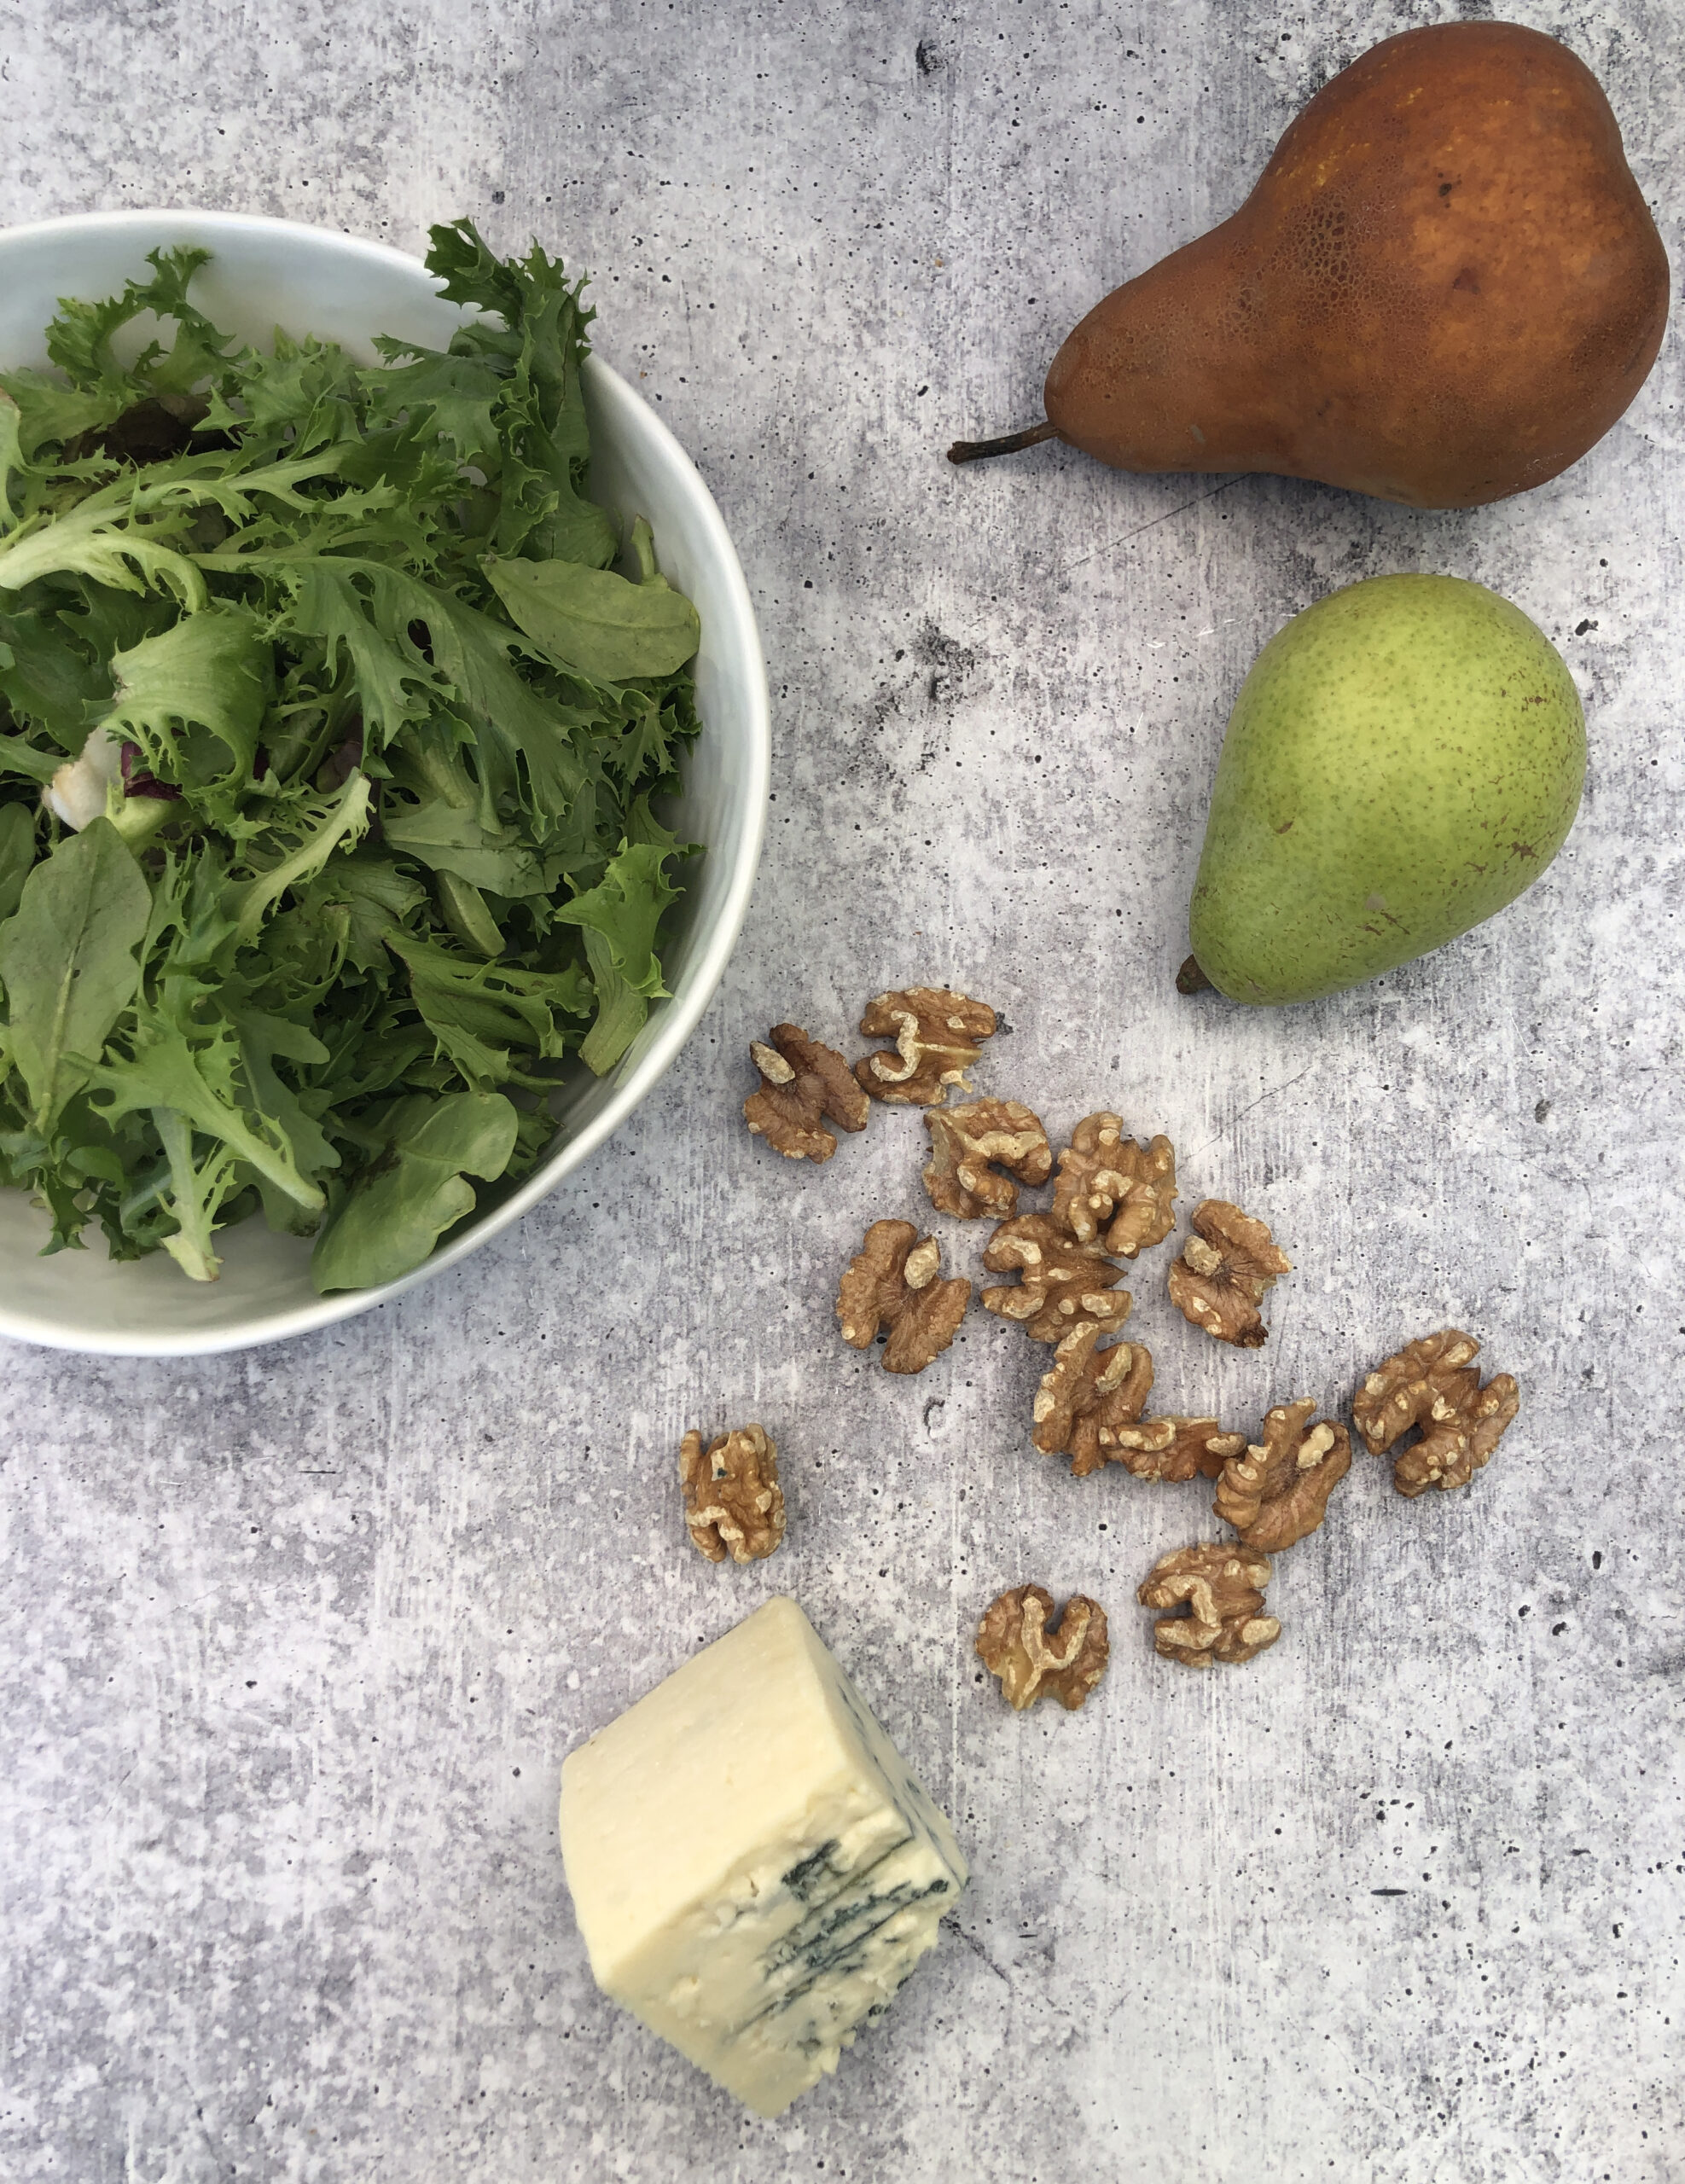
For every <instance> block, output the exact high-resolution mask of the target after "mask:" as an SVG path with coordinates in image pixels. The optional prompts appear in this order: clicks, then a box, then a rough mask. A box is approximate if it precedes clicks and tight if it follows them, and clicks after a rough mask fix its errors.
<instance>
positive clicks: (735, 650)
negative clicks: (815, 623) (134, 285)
mask: <svg viewBox="0 0 1685 2184" xmlns="http://www.w3.org/2000/svg"><path fill="white" fill-rule="evenodd" d="M174 223H178V224H181V225H183V226H187V225H189V224H190V225H192V226H194V227H195V228H198V229H200V230H203V229H222V230H223V231H224V233H229V234H233V235H240V234H270V235H273V234H287V233H291V234H293V235H307V236H309V237H310V238H311V240H312V241H320V242H326V243H329V244H332V245H333V246H334V247H336V248H338V249H341V250H344V251H345V252H346V253H349V254H350V255H351V256H352V257H362V258H368V259H373V260H375V261H377V262H378V263H380V264H382V265H385V266H387V267H391V268H393V269H400V268H401V269H402V270H404V272H405V273H408V274H418V275H420V276H421V279H423V280H424V281H427V282H434V284H435V286H437V282H436V281H435V276H433V275H432V274H430V273H428V272H427V269H426V267H425V265H424V264H422V262H421V259H420V258H416V257H414V256H412V255H411V254H410V253H409V252H408V251H403V250H399V249H398V247H396V245H394V244H392V243H386V242H379V241H375V240H374V239H372V238H371V237H369V236H363V235H346V234H344V233H343V232H342V231H341V230H340V229H336V228H328V227H317V226H315V225H312V224H311V222H309V221H307V220H288V219H282V218H279V217H278V216H277V215H275V214H272V213H266V212H216V211H212V210H210V209H208V208H199V207H195V206H150V207H147V206H125V207H124V208H122V209H121V210H120V211H116V212H67V213H62V214H60V215H58V216H56V217H55V218H49V219H44V220H31V221H26V222H22V223H20V224H17V225H15V226H12V227H6V228H0V251H3V249H4V247H6V246H7V245H8V244H9V243H12V242H15V241H26V240H29V239H32V238H34V237H37V236H43V235H65V236H71V235H75V234H77V233H78V232H81V233H90V232H96V231H109V230H111V229H125V228H133V229H147V230H148V231H150V232H154V233H155V232H156V230H157V229H159V228H160V226H166V227H167V226H169V225H170V224H174ZM584 371H585V374H586V375H587V376H588V377H589V378H590V380H593V381H594V382H595V385H594V387H593V392H594V394H595V395H596V398H598V399H599V400H600V401H601V402H602V403H603V404H605V405H606V406H607V407H609V408H610V409H612V410H618V411H619V414H620V415H622V416H628V417H634V416H635V417H636V419H637V420H638V426H639V429H640V430H641V431H644V432H647V433H649V434H650V435H652V436H653V438H654V442H655V444H656V445H657V446H658V448H659V449H660V450H661V452H662V454H663V455H664V456H665V458H666V459H667V460H668V461H669V462H671V465H672V467H673V468H674V471H675V473H677V476H678V477H679V478H680V479H683V483H684V485H685V487H686V489H687V491H689V492H690V494H691V495H692V496H693V497H694V501H695V503H696V514H697V517H698V519H699V520H700V528H701V530H702V531H703V532H704V534H705V536H706V537H707V540H708V543H709V546H710V549H711V551H712V555H713V557H714V558H715V559H716V560H717V561H718V566H719V572H720V576H721V578H722V582H723V589H724V591H725V594H726V613H725V615H724V617H723V625H722V618H721V617H720V616H719V615H718V613H716V615H715V616H714V618H713V622H714V628H715V630H717V631H718V632H719V633H720V635H721V636H723V639H724V642H723V644H722V647H721V649H722V650H723V652H725V653H728V654H735V655H738V656H740V657H741V659H742V661H743V664H744V665H745V666H746V667H747V675H746V677H745V678H744V679H745V681H746V682H747V686H748V687H747V700H748V703H747V720H746V721H745V723H744V731H745V733H744V742H745V746H746V751H745V758H746V760H747V764H741V767H740V770H741V774H742V775H743V781H742V791H741V793H742V796H743V798H744V800H745V801H746V803H747V805H748V812H747V826H746V829H745V833H744V835H743V839H742V844H741V848H740V850H739V852H738V855H737V858H736V862H735V869H734V870H733V871H732V873H731V875H730V880H729V884H728V886H727V889H726V892H725V897H724V900H723V905H722V908H721V911H720V914H719V915H718V918H717V919H716V920H715V921H714V922H713V924H712V926H711V927H710V928H709V929H708V931H707V932H706V936H704V938H703V939H702V942H701V944H700V948H699V950H698V951H697V955H696V956H695V958H694V960H693V961H692V963H691V964H690V966H689V969H688V971H687V974H686V975H687V979H688V985H687V988H686V990H683V992H680V993H676V994H674V995H672V996H671V997H670V998H669V999H668V1000H667V1001H666V1002H665V1003H663V1004H662V1009H663V1013H662V1014H661V1016H660V1018H659V1021H658V1023H657V1025H656V1029H655V1031H654V1037H652V1038H651V1040H650V1042H649V1044H648V1047H647V1048H646V1049H645V1051H644V1053H643V1054H642V1056H641V1057H640V1059H639V1060H638V1061H637V1063H636V1066H634V1067H633V1069H632V1070H631V1071H630V1072H628V1074H627V1076H626V1077H625V1081H624V1082H623V1083H621V1084H619V1086H617V1087H616V1089H615V1090H614V1092H613V1095H612V1096H611V1097H610V1099H609V1100H608V1101H607V1102H606V1104H605V1105H604V1107H603V1108H602V1110H601V1112H600V1113H598V1114H596V1115H595V1116H593V1117H592V1118H591V1119H590V1122H588V1123H587V1124H585V1125H584V1128H583V1129H582V1130H580V1131H579V1132H578V1135H577V1136H573V1137H570V1138H569V1139H568V1141H567V1143H566V1144H565V1145H562V1146H561V1147H558V1148H557V1149H556V1151H555V1153H553V1154H551V1155H550V1156H549V1157H548V1158H547V1159H543V1160H541V1161H540V1162H539V1164H538V1165H537V1167H536V1168H535V1169H534V1170H533V1171H532V1174H531V1175H530V1176H528V1177H527V1178H526V1181H525V1182H522V1183H521V1184H520V1185H519V1186H518V1187H517V1188H515V1189H514V1190H513V1191H511V1192H510V1194H508V1197H507V1198H506V1199H503V1201H502V1202H501V1203H500V1204H498V1205H495V1206H493V1207H492V1208H491V1209H490V1210H489V1211H487V1212H486V1213H485V1215H484V1216H483V1217H479V1218H476V1219H474V1221H473V1222H472V1223H471V1225H470V1226H469V1227H468V1228H467V1229H463V1230H462V1233H461V1234H458V1235H456V1236H455V1237H453V1238H451V1239H450V1241H449V1242H447V1243H445V1244H444V1245H442V1246H439V1247H438V1248H436V1249H435V1250H434V1251H433V1252H432V1253H431V1254H430V1256H429V1257H428V1258H427V1259H425V1260H424V1261H423V1262H422V1263H421V1265H420V1266H418V1267H415V1268H414V1269H412V1270H411V1271H410V1273H408V1274H405V1275H399V1276H398V1279H397V1280H396V1281H385V1282H381V1283H379V1284H378V1285H377V1286H375V1287H373V1288H369V1289H349V1290H339V1291H335V1292H334V1293H333V1294H331V1295H329V1296H326V1297H318V1298H316V1299H315V1300H314V1302H312V1303H311V1304H298V1305H294V1306H293V1307H292V1308H291V1309H290V1310H287V1311H284V1312H277V1313H276V1314H274V1315H273V1316H269V1317H265V1318H263V1319H256V1318H253V1319H251V1320H248V1321H245V1322H243V1323H239V1324H235V1325H234V1326H230V1327H214V1328H206V1329H203V1330H194V1329H185V1328H184V1329H183V1332H182V1333H181V1334H180V1335H179V1336H177V1335H172V1334H169V1333H144V1334H142V1333H118V1334H113V1336H112V1337H110V1338H109V1339H106V1340H103V1341H101V1342H97V1343H94V1342H90V1341H89V1340H87V1339H85V1338H84V1337H82V1336H80V1335H78V1334H75V1333H69V1332H67V1331H66V1330H65V1329H64V1328H62V1327H55V1325H53V1324H52V1322H51V1321H49V1320H46V1319H44V1318H36V1317H34V1316H32V1315H30V1314H29V1313H27V1312H20V1311H18V1310H15V1309H14V1308H10V1307H8V1306H5V1305H3V1304H0V1336H7V1337H9V1338H11V1339H13V1340H15V1341H22V1342H29V1343H33V1344H35V1345H38V1346H40V1347H42V1348H45V1349H52V1350H75V1351H79V1352H80V1353H82V1354H83V1355H84V1356H107V1357H191V1356H212V1355H214V1354H216V1353H218V1352H221V1351H226V1350H247V1349H252V1348H255V1347H258V1346H259V1345H264V1344H267V1343H271V1342H283V1341H287V1340H288V1339H291V1338H292V1337H293V1336H294V1335H301V1334H309V1333H313V1332H315V1331H316V1330H317V1329H318V1328H321V1327H330V1326H332V1325H334V1323H335V1322H336V1321H340V1320H346V1319H350V1318H352V1317H353V1316H356V1315H357V1314H358V1313H361V1312H367V1311H372V1310H374V1309H375V1306H376V1305H379V1304H387V1303H389V1302H390V1301H391V1300H392V1298H396V1297H401V1296H403V1295H404V1292H406V1291H407V1290H410V1289H415V1288H416V1287H419V1286H420V1285H421V1283H422V1282H424V1281H431V1280H432V1279H433V1276H434V1275H439V1274H443V1273H444V1271H445V1269H447V1268H448V1267H452V1266H456V1264H458V1263H460V1261H462V1259H465V1258H468V1255H469V1253H470V1252H474V1251H476V1250H477V1249H478V1248H479V1246H480V1245H481V1244H483V1243H485V1241H487V1240H488V1239H489V1238H491V1237H492V1236H495V1235H497V1234H500V1233H501V1232H502V1231H503V1229H508V1228H511V1227H512V1226H513V1225H514V1223H515V1222H516V1221H518V1220H519V1219H520V1217H521V1216H522V1215H523V1214H524V1213H526V1212H528V1211H531V1209H532V1207H533V1206H535V1205H537V1203H538V1201H539V1199H543V1198H545V1197H547V1196H548V1195H549V1193H550V1192H551V1191H552V1190H554V1189H555V1186H556V1185H557V1184H558V1183H559V1182H561V1180H562V1178H563V1177H564V1176H567V1175H568V1174H570V1173H571V1172H572V1170H574V1169H575V1168H577V1167H578V1166H579V1165H581V1164H582V1163H583V1162H584V1161H585V1160H586V1159H589V1158H590V1155H591V1154H592V1153H595V1152H596V1149H597V1148H598V1147H599V1146H601V1144H602V1143H603V1141H605V1140H606V1139H607V1138H608V1137H610V1136H613V1133H614V1132H615V1131H616V1130H618V1129H619V1127H620V1125H621V1124H622V1123H624V1122H625V1120H626V1118H627V1117H628V1116H629V1115H630V1113H631V1112H632V1111H633V1110H634V1109H635V1108H636V1107H638V1106H639V1105H640V1104H641V1103H642V1101H643V1100H644V1099H646V1098H647V1097H648V1095H649V1093H650V1092H652V1091H653V1090H654V1088H655V1086H656V1085H657V1084H658V1083H659V1082H660V1080H661V1078H662V1077H664V1076H665V1074H666V1072H667V1071H668V1070H669V1069H670V1068H671V1066H672V1065H673V1063H674V1062H675V1061H676V1060H677V1058H678V1055H679V1053H680V1051H681V1049H682V1048H683V1047H684V1045H685V1044H686V1043H687V1042H688V1040H689V1037H690V1035H691V1033H692V1032H693V1031H694V1030H695V1028H696V1026H697V1025H698V1024H699V1023H700V1020H701V1018H702V1016H703V1014H704V1012H705V1011H706V1008H707V1007H708V1005H709V1003H710V1002H712V999H713V997H714V995H715V994H716V992H717V991H718V989H719V984H720V981H721V979H723V976H724V974H725V967H726V965H727V963H728V962H729V961H730V958H731V955H732V951H733V950H734V949H735V946H736V944H737V938H738V935H739V934H740V932H741V931H742V927H743V921H744V919H745V917H746V916H747V914H748V908H749V898H750V896H751V894H752V892H753V889H754V884H755V878H756V874H757V873H758V868H759V865H760V857H761V851H762V848H763V846H764V840H765V834H766V815H767V799H768V793H769V791H770V787H771V776H772V717H771V697H770V691H769V688H768V684H767V674H766V655H765V653H764V649H763V648H762V645H761V639H760V631H759V629H758V625H757V623H756V620H755V612H754V606H753V603H752V601H751V599H750V597H749V587H748V584H747V579H746V578H745V577H744V574H743V567H742V564H741V561H739V560H738V558H737V549H736V548H735V546H734V544H733V543H732V540H731V534H730V532H729V531H728V530H727V529H726V526H725V519H724V518H723V516H722V515H721V514H720V511H719V506H718V502H716V501H715V499H714V497H713V495H712V492H711V491H709V488H708V485H707V481H706V479H704V477H703V476H702V473H701V472H700V470H699V469H698V468H697V467H696V465H695V463H694V462H693V461H692V460H691V457H690V456H689V454H687V453H686V451H685V450H684V448H683V445H682V444H680V442H679V440H678V439H677V436H676V435H675V433H673V432H672V430H671V427H669V426H668V425H666V424H665V422H664V421H663V420H662V419H661V418H660V417H659V415H657V414H656V412H655V410H654V405H653V404H650V403H648V402H646V401H645V400H644V399H643V398H642V396H641V395H639V394H638V393H637V392H636V389H635V388H634V387H632V386H631V385H630V383H629V382H628V381H627V380H625V379H624V378H623V377H622V376H621V375H620V374H619V372H617V371H616V370H615V369H614V368H613V365H612V364H608V363H604V361H603V360H602V358H601V357H599V356H597V355H596V351H592V352H591V353H590V355H588V356H587V357H586V359H585V364H584Z"/></svg>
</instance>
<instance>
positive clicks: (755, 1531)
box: [678, 1426, 784, 1562]
mask: <svg viewBox="0 0 1685 2184" xmlns="http://www.w3.org/2000/svg"><path fill="white" fill-rule="evenodd" d="M678 1475H679V1484H680V1485H681V1486H682V1488H683V1491H684V1521H685V1525H686V1527H687V1529H688V1530H689V1533H690V1536H691V1539H692V1541H693V1542H694V1544H695V1545H696V1546H697V1547H699V1548H700V1549H701V1551H702V1553H703V1554H706V1556H707V1558H708V1560H709V1561H710V1562H723V1561H724V1560H725V1558H726V1556H727V1555H728V1554H729V1555H730V1557H731V1559H732V1560H733V1561H734V1562H758V1561H760V1560H762V1559H763V1558H764V1556H766V1555H769V1554H771V1552H772V1550H773V1548H776V1546H777V1544H778V1542H779V1541H780V1540H781V1539H782V1538H783V1536H784V1493H783V1490H782V1488H781V1486H780V1485H779V1484H778V1450H777V1447H776V1443H774V1441H773V1438H772V1436H771V1435H770V1433H769V1432H767V1431H766V1429H765V1427H764V1426H735V1427H734V1428H733V1429H732V1431H731V1432H729V1433H722V1434H720V1435H719V1436H718V1438H717V1439H715V1440H712V1441H711V1442H710V1443H708V1445H707V1447H706V1449H705V1448H704V1447H703V1445H702V1436H701V1435H700V1433H697V1432H690V1433H687V1434H686V1435H685V1437H684V1441H683V1445H682V1446H681V1448H680V1449H679V1459H678Z"/></svg>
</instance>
